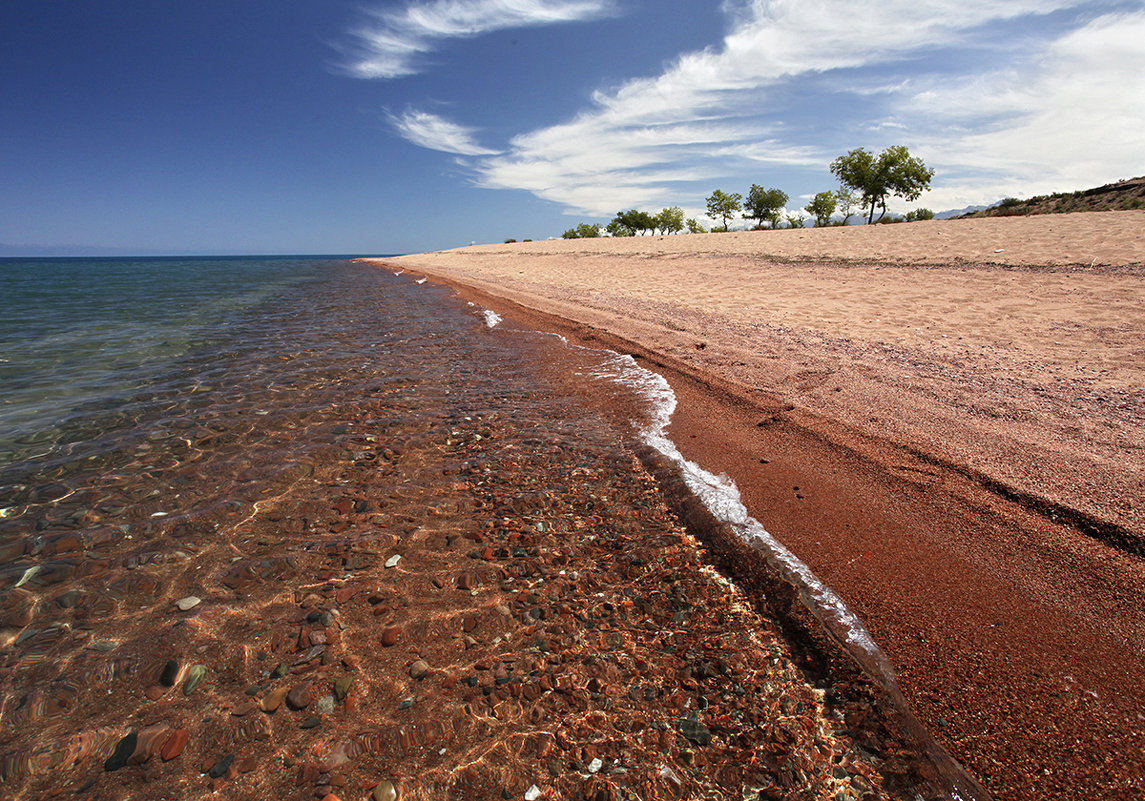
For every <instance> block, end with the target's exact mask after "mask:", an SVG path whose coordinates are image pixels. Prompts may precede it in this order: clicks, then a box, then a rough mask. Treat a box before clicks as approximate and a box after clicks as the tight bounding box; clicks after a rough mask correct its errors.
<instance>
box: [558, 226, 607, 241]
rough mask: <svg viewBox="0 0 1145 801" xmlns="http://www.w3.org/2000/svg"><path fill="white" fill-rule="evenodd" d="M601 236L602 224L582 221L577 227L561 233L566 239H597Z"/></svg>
mask: <svg viewBox="0 0 1145 801" xmlns="http://www.w3.org/2000/svg"><path fill="white" fill-rule="evenodd" d="M598 236H600V226H599V225H593V224H591V223H581V224H580V225H578V226H577V227H576V228H570V229H568V230H567V231H565V232H564V233H563V234H561V237H562V238H564V239H595V238H596V237H598Z"/></svg>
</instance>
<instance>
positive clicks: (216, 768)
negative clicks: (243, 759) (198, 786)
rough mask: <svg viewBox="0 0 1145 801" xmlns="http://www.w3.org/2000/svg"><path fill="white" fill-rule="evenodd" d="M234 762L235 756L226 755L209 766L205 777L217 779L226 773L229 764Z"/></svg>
mask: <svg viewBox="0 0 1145 801" xmlns="http://www.w3.org/2000/svg"><path fill="white" fill-rule="evenodd" d="M234 761H235V755H234V754H227V755H226V756H225V757H223V758H222V759H220V760H219V761H218V762H216V763H215V764H214V765H212V766H211V769H210V770H209V771H207V775H208V776H210V777H211V778H212V779H218V778H220V777H222V776H223V775H224V774H225V773H226V772H227V769H228V768H229V767H230V766H231V763H232V762H234Z"/></svg>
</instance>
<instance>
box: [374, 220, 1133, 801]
mask: <svg viewBox="0 0 1145 801" xmlns="http://www.w3.org/2000/svg"><path fill="white" fill-rule="evenodd" d="M1143 232H1145V212H1142V211H1123V212H1104V213H1086V214H1070V215H1052V216H1051V215H1047V216H1039V217H1019V218H991V219H966V220H950V221H932V222H923V223H913V224H902V225H889V226H886V225H882V226H862V227H847V228H825V229H808V230H798V229H797V230H783V231H758V232H735V233H730V234H707V235H687V236H671V237H635V238H629V239H588V240H564V241H548V242H533V243H519V244H509V245H484V246H475V247H469V248H461V249H458V250H453V251H444V252H440V253H432V254H418V255H411V256H405V257H401V258H399V259H390V260H386V263H387V264H389V265H393V266H394V268H395V269H405V270H407V271H411V272H417V271H421V273H424V274H429V275H431V276H433V277H434V278H435V279H437V280H443V281H446V282H448V283H452V284H454V285H455V286H457V287H459V288H460V289H461V291H462V292H463V293H464V294H466V295H467V296H468V297H471V298H472V299H474V300H476V301H479V302H481V303H482V304H483V305H486V306H488V307H489V308H492V309H494V310H495V311H497V312H498V313H500V314H502V315H505V316H509V317H512V318H515V319H518V320H520V321H522V322H526V323H529V324H531V325H534V326H535V327H539V328H543V329H546V330H559V331H560V332H561V333H564V334H566V335H569V336H572V337H574V338H576V339H578V340H580V341H582V342H586V343H588V344H598V345H603V346H608V347H612V348H614V349H618V350H622V351H625V352H630V353H632V354H634V355H636V356H638V357H639V358H641V359H642V360H644V361H645V363H646V364H648V366H650V367H652V368H653V369H657V370H658V371H660V372H662V373H663V374H664V375H665V376H666V377H667V378H668V379H669V381H670V382H671V383H672V385H673V388H674V389H675V391H676V393H677V395H678V396H679V397H680V399H681V404H680V410H679V411H678V412H677V414H676V417H675V418H674V421H673V426H672V430H671V433H672V435H673V437H674V438H675V440H676V441H677V442H678V443H679V445H680V447H681V450H682V451H683V453H684V455H685V456H687V457H688V458H691V459H693V460H695V461H698V462H699V463H701V464H703V465H704V466H705V467H707V468H708V469H712V470H715V471H717V472H719V471H722V472H725V473H727V474H728V475H729V476H730V477H732V478H733V479H734V480H735V481H736V482H737V484H738V485H739V487H740V489H741V491H742V493H743V496H744V500H745V503H746V505H747V506H748V509H749V511H750V512H751V513H752V514H753V515H754V516H755V517H756V518H757V519H759V520H760V521H761V522H762V523H763V524H764V526H765V527H767V528H768V529H769V530H770V531H771V532H772V533H773V534H775V535H776V536H777V537H778V538H779V539H780V540H781V541H783V542H784V543H785V544H786V545H788V546H789V547H791V548H792V549H793V550H794V551H795V552H796V553H797V554H798V555H799V556H800V557H801V558H802V559H803V560H804V561H806V562H807V563H808V564H809V565H810V566H811V568H812V569H813V570H814V571H815V572H816V573H817V574H818V575H819V576H820V577H821V578H822V579H824V580H825V581H826V582H827V583H828V584H829V585H831V586H832V587H833V588H834V589H836V590H837V591H838V592H839V593H840V594H841V595H842V596H843V597H844V599H845V600H846V601H847V602H848V604H849V605H851V606H852V608H853V609H855V611H857V612H858V613H859V614H860V616H862V617H863V618H864V619H865V620H866V621H867V623H868V625H869V627H870V629H871V631H872V632H873V633H874V635H875V637H876V639H877V640H878V641H879V642H880V644H881V645H882V647H883V650H884V651H885V652H886V653H887V654H888V656H889V657H890V659H891V661H892V662H893V663H894V665H895V667H896V669H897V671H898V678H899V683H900V685H901V686H902V688H903V690H904V692H905V693H906V695H907V697H908V699H909V700H910V702H911V703H912V705H913V706H914V707H915V709H916V711H917V712H918V714H919V716H920V717H921V718H922V720H923V722H924V723H925V724H927V725H928V726H929V727H931V729H932V730H933V731H934V732H935V733H936V735H937V736H938V737H939V739H940V741H942V742H943V743H944V744H945V745H946V746H947V747H948V748H949V749H950V750H951V752H952V753H953V755H954V756H955V757H956V758H958V759H959V760H960V761H962V762H963V764H965V765H967V766H968V767H969V768H970V769H971V770H972V771H973V772H974V773H976V774H977V775H978V776H979V777H981V778H983V779H984V780H985V781H986V784H987V786H988V787H989V789H990V790H991V791H992V792H993V793H994V794H995V795H996V797H998V798H1036V797H1047V796H1050V795H1059V794H1063V793H1067V794H1068V793H1071V792H1072V793H1081V794H1084V795H1089V796H1092V795H1094V794H1101V795H1104V796H1105V797H1132V796H1133V794H1134V793H1139V792H1140V791H1141V785H1140V782H1141V775H1140V770H1139V768H1138V767H1137V764H1136V763H1137V760H1136V758H1135V757H1134V754H1139V753H1140V750H1141V747H1142V740H1143V737H1145V729H1143V726H1142V721H1141V719H1140V717H1139V716H1138V715H1137V709H1139V708H1140V706H1141V703H1142V701H1143V700H1145V698H1143V693H1142V690H1141V689H1140V688H1141V687H1142V686H1145V655H1143V654H1142V649H1141V646H1140V643H1141V642H1143V641H1145V623H1143V622H1142V621H1145V592H1143V590H1142V587H1145V568H1143V566H1142V561H1141V554H1142V548H1143V543H1145V510H1143V508H1142V506H1143V505H1142V503H1141V499H1142V497H1145V493H1143V491H1142V490H1143V477H1145V449H1143V448H1142V445H1141V443H1143V442H1145V414H1143V412H1145V346H1143V345H1142V343H1143V342H1145V315H1143V313H1142V311H1141V310H1142V309H1143V308H1145V267H1143V265H1142V262H1143V259H1145V233H1143Z"/></svg>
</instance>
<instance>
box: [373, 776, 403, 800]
mask: <svg viewBox="0 0 1145 801" xmlns="http://www.w3.org/2000/svg"><path fill="white" fill-rule="evenodd" d="M370 798H371V801H397V799H398V791H397V788H396V787H394V783H393V782H391V781H380V782H378V784H377V786H376V787H374V791H373V792H372V793H370Z"/></svg>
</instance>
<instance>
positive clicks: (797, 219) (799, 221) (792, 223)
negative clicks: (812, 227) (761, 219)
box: [772, 212, 807, 228]
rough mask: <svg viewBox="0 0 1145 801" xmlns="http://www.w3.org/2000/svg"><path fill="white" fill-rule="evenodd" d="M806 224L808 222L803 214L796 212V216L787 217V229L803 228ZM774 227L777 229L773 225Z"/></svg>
mask: <svg viewBox="0 0 1145 801" xmlns="http://www.w3.org/2000/svg"><path fill="white" fill-rule="evenodd" d="M806 222H807V220H806V219H805V218H804V217H803V215H802V214H799V213H798V212H796V213H795V214H788V215H787V227H788V228H802V227H803V225H804V224H805V223H806ZM772 227H773V228H774V227H775V226H774V224H773V225H772Z"/></svg>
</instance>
